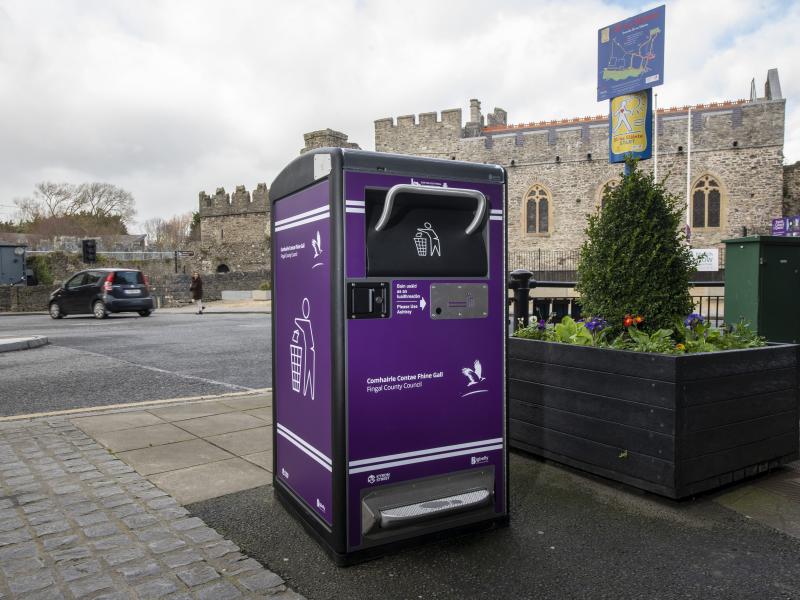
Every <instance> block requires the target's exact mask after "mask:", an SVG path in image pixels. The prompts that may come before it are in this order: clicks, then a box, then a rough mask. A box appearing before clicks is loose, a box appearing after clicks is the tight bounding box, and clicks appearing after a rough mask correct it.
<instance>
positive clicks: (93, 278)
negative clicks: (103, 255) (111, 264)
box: [83, 271, 103, 285]
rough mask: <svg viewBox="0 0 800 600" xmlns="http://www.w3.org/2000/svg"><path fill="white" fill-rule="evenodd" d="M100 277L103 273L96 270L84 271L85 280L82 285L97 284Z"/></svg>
mask: <svg viewBox="0 0 800 600" xmlns="http://www.w3.org/2000/svg"><path fill="white" fill-rule="evenodd" d="M102 278H103V273H100V272H98V271H89V272H88V273H86V281H84V282H83V285H97V283H98V282H99V281H100V280H101V279H102Z"/></svg>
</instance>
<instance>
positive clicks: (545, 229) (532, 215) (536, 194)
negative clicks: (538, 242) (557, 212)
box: [522, 183, 553, 234]
mask: <svg viewBox="0 0 800 600" xmlns="http://www.w3.org/2000/svg"><path fill="white" fill-rule="evenodd" d="M552 204H553V199H552V197H551V196H550V192H549V191H547V189H546V188H545V187H544V186H543V185H541V184H538V183H534V184H533V185H532V186H531V187H530V189H529V190H528V193H527V194H525V199H524V200H523V202H522V205H523V207H524V210H525V232H526V233H528V234H548V233H550V232H551V231H552V219H551V218H550V215H551V212H550V211H551V207H552Z"/></svg>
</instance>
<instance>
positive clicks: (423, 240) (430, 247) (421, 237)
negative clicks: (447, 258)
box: [414, 222, 442, 256]
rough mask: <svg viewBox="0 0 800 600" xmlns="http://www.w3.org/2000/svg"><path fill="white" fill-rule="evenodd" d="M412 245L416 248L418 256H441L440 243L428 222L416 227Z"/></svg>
mask: <svg viewBox="0 0 800 600" xmlns="http://www.w3.org/2000/svg"><path fill="white" fill-rule="evenodd" d="M414 245H415V246H416V248H417V255H418V256H441V255H442V245H441V242H440V241H439V236H438V235H436V232H435V231H434V230H433V227H432V226H431V224H430V223H428V222H426V223H425V225H424V226H423V227H420V228H417V234H416V235H415V236H414Z"/></svg>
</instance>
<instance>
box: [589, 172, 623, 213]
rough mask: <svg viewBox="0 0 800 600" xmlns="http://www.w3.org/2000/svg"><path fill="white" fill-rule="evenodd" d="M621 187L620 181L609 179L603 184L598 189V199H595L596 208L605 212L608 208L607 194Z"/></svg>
mask: <svg viewBox="0 0 800 600" xmlns="http://www.w3.org/2000/svg"><path fill="white" fill-rule="evenodd" d="M618 185H619V179H618V178H614V179H609V180H608V181H606V182H605V183H603V184H602V185H601V186H600V187H598V188H597V198H595V202H594V204H595V206H596V207H597V208H599V209H600V210H603V209H604V208H605V207H606V200H605V197H606V192H610V191H611V190H613V189H614V188H615V187H617V186H618Z"/></svg>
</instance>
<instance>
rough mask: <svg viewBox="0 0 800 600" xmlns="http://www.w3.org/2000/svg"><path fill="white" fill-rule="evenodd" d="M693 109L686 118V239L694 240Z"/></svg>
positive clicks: (688, 240)
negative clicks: (692, 194)
mask: <svg viewBox="0 0 800 600" xmlns="http://www.w3.org/2000/svg"><path fill="white" fill-rule="evenodd" d="M691 185H692V109H691V108H690V109H689V113H688V116H687V118H686V241H687V242H689V243H690V244H691V241H692V196H691V193H692V190H691Z"/></svg>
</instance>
